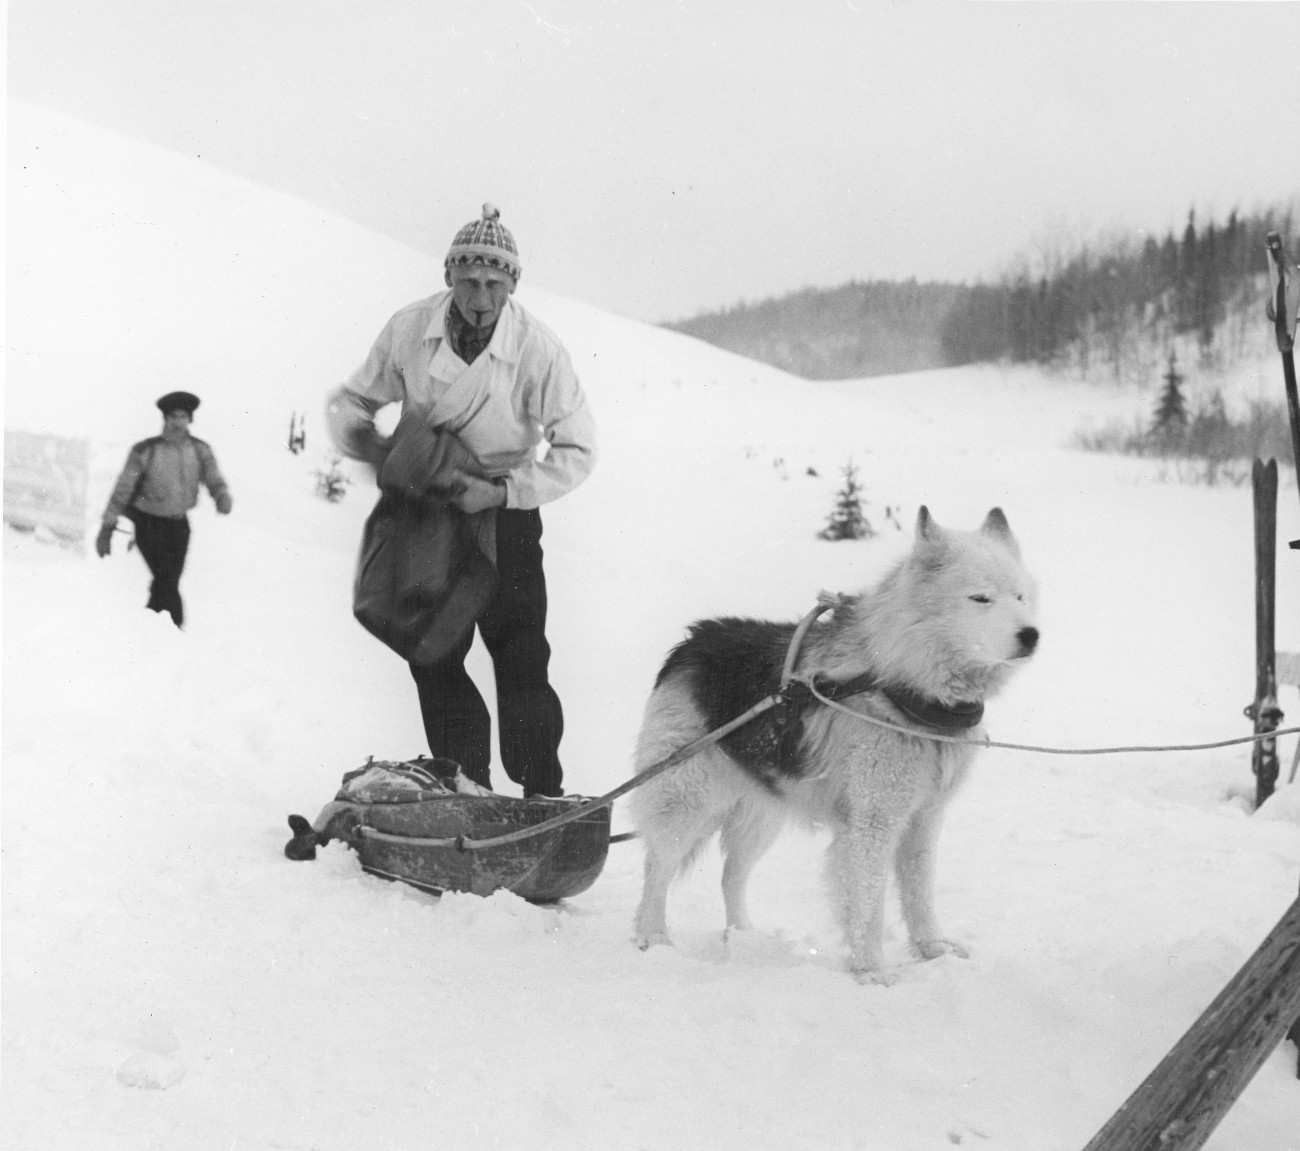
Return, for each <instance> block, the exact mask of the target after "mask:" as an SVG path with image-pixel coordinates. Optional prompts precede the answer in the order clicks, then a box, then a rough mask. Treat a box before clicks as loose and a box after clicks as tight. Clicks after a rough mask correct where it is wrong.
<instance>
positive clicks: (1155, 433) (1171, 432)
mask: <svg viewBox="0 0 1300 1151" xmlns="http://www.w3.org/2000/svg"><path fill="white" fill-rule="evenodd" d="M1164 379H1165V387H1164V391H1162V392H1161V393H1160V403H1159V404H1158V405H1157V407H1156V416H1155V420H1154V422H1153V423H1152V425H1151V438H1152V439H1154V440H1156V441H1157V442H1159V443H1160V444H1163V445H1165V446H1173V445H1175V444H1179V443H1182V441H1183V439H1184V438H1185V436H1186V435H1187V401H1186V399H1185V398H1184V397H1183V390H1182V385H1183V377H1182V375H1181V373H1180V372H1179V371H1178V366H1177V357H1176V356H1175V354H1174V353H1173V352H1172V351H1171V352H1170V353H1169V370H1168V371H1167V372H1165V376H1164Z"/></svg>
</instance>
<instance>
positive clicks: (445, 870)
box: [285, 759, 610, 903]
mask: <svg viewBox="0 0 1300 1151" xmlns="http://www.w3.org/2000/svg"><path fill="white" fill-rule="evenodd" d="M441 765H446V768H450V769H452V770H451V771H450V773H449V772H448V771H447V770H446V768H444V769H443V770H441V771H439V770H438V767H439V766H441ZM430 769H433V770H430ZM457 781H460V782H461V783H462V784H463V781H464V777H463V776H460V775H458V773H457V771H456V765H455V764H452V763H450V761H445V760H429V759H417V760H408V761H406V762H404V763H391V762H372V763H370V764H367V765H366V767H364V768H361V769H359V770H358V771H355V772H350V773H349V774H348V775H346V776H344V786H343V788H342V790H340V792H339V795H338V798H337V799H336V800H335V801H334V802H333V803H330V804H327V805H326V806H325V808H324V809H323V810H322V811H321V813H320V815H319V816H318V817H317V818H316V821H315V823H314V824H309V823H308V822H307V820H306V819H304V818H303V817H302V816H301V815H291V816H290V817H289V826H290V828H291V829H292V830H293V831H294V838H293V839H291V840H290V841H289V843H288V844H286V845H285V854H286V855H288V856H289V857H290V858H291V859H311V858H314V857H315V854H316V852H315V848H316V846H318V845H320V844H324V843H328V842H329V841H330V840H331V839H340V840H343V841H345V842H346V843H347V844H348V845H349V846H350V847H351V848H352V849H353V850H354V851H356V853H357V854H358V856H360V858H361V866H362V868H363V869H364V870H366V871H368V872H369V873H370V874H372V875H378V876H381V877H383V878H384V879H395V880H400V881H401V882H402V883H407V884H410V885H411V886H412V887H417V888H419V889H420V890H421V891H427V892H431V893H434V894H441V893H442V892H444V891H467V892H471V893H473V894H474V895H491V894H492V893H493V892H494V891H500V890H501V889H503V888H504V889H505V890H507V891H512V892H514V894H516V895H518V896H520V897H521V898H523V899H527V900H530V901H532V902H534V903H553V902H555V901H556V900H559V899H567V898H568V897H569V896H572V895H577V894H579V893H580V892H583V891H586V890H587V888H589V887H590V886H591V885H592V884H593V883H595V881H596V879H597V877H598V876H599V875H600V873H601V870H602V869H603V868H604V866H605V857H606V855H607V854H608V851H609V842H610V835H609V827H610V809H609V807H608V806H606V807H602V808H598V809H597V810H595V811H590V812H588V813H587V814H586V815H583V816H582V817H581V818H579V819H575V820H573V821H571V822H569V823H566V824H564V825H562V826H560V827H556V828H552V829H550V830H548V831H543V832H540V833H538V834H537V835H534V836H530V837H528V838H525V839H519V840H516V841H514V842H511V843H505V844H500V845H497V846H491V847H483V848H472V849H467V848H464V847H461V846H460V845H458V844H457V843H456V842H455V841H456V840H458V839H468V840H483V839H492V838H494V837H496V836H499V835H506V834H510V833H512V832H517V831H520V830H521V829H524V828H528V827H533V826H536V825H537V824H539V823H544V822H546V821H547V820H549V819H553V818H555V817H556V816H560V815H565V814H567V813H569V812H572V811H573V809H574V806H575V804H577V803H578V802H580V801H578V800H576V799H546V798H534V799H515V798H512V797H509V796H504V795H494V794H492V793H490V792H488V793H486V794H482V795H473V794H460V793H458V792H457V791H456V790H455V787H456V784H457ZM471 786H472V785H471ZM429 840H442V841H448V842H445V843H441V844H437V843H429V842H426V841H429Z"/></svg>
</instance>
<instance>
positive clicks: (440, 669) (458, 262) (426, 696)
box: [327, 204, 596, 796]
mask: <svg viewBox="0 0 1300 1151" xmlns="http://www.w3.org/2000/svg"><path fill="white" fill-rule="evenodd" d="M521 271H522V268H521V265H520V260H519V249H518V247H517V246H516V244H515V239H514V236H512V235H511V234H510V231H509V230H508V229H507V228H506V227H505V226H504V225H503V224H502V223H501V214H500V213H499V212H498V211H497V209H496V208H494V207H493V206H492V205H491V204H484V205H483V214H482V216H481V217H480V218H479V219H477V220H475V221H473V222H472V223H469V224H467V225H465V227H463V228H462V229H461V230H460V231H459V232H457V233H456V236H455V238H454V239H453V240H452V243H451V247H450V248H449V249H448V252H447V257H446V260H445V261H444V279H445V281H446V284H447V289H448V290H447V291H441V292H437V293H435V294H434V295H432V296H429V297H428V298H427V299H423V300H417V301H416V302H415V303H413V304H410V305H409V306H407V307H405V308H403V309H402V310H401V311H399V312H398V313H397V314H396V315H395V316H393V318H392V319H391V320H389V321H388V323H387V325H385V327H384V330H383V331H382V332H380V334H379V337H378V339H376V340H375V343H374V345H373V347H372V348H371V349H370V354H369V356H368V357H367V358H366V361H365V363H364V364H362V366H361V367H360V368H358V369H357V371H356V372H354V373H353V374H352V376H351V377H350V378H349V379H348V381H347V382H346V383H345V384H343V385H342V386H341V387H339V388H338V389H336V390H335V391H334V392H333V393H332V394H331V396H330V399H329V403H328V409H327V422H328V425H329V429H330V434H331V436H332V437H333V439H334V442H335V444H336V445H337V446H338V448H339V450H340V451H342V452H343V453H344V454H346V455H348V456H351V457H352V458H354V459H360V460H365V461H368V462H369V463H371V464H373V465H374V466H375V467H376V469H382V466H383V463H384V460H385V459H386V457H387V455H388V451H389V448H390V446H391V445H390V441H388V440H385V439H384V438H382V437H381V436H380V435H379V434H378V432H377V431H376V429H375V425H374V416H375V413H376V412H378V411H379V409H380V408H383V407H384V406H386V405H387V404H391V403H400V404H401V405H402V412H403V424H406V423H407V422H408V421H409V420H411V419H412V417H418V420H419V421H420V423H421V424H422V425H423V426H425V427H427V428H431V429H437V430H440V431H446V432H450V433H453V434H454V435H455V436H456V437H457V438H458V439H459V440H460V442H461V444H463V445H464V447H466V448H467V449H468V450H469V454H470V455H472V457H473V458H474V460H475V461H476V462H477V465H478V467H477V469H475V470H474V471H461V472H459V473H458V476H457V479H458V481H459V482H457V483H456V484H455V485H454V487H453V490H454V492H455V493H456V494H454V495H452V496H451V497H450V498H449V500H448V502H449V503H450V505H451V506H453V507H455V508H457V509H459V511H461V512H463V513H465V514H466V515H467V516H474V515H476V514H477V513H480V512H483V511H486V510H488V509H496V510H495V518H496V529H495V530H496V562H497V572H498V581H497V584H496V588H495V590H494V591H493V593H492V595H491V598H490V600H489V601H488V603H487V606H486V607H485V608H484V609H483V610H482V612H481V613H480V614H479V615H478V618H477V628H478V632H479V635H480V636H481V637H482V639H483V642H484V646H485V647H486V648H487V650H488V653H489V654H490V655H491V657H492V663H493V671H494V675H495V679H496V689H497V717H498V721H499V730H498V738H499V742H500V746H501V758H502V760H503V766H504V768H505V771H506V774H507V775H508V776H509V777H510V779H511V780H513V781H514V782H515V783H517V784H519V785H520V786H521V787H522V789H523V792H524V795H525V796H534V795H543V796H558V795H562V794H563V788H562V786H561V776H562V772H561V768H560V759H559V744H560V736H561V734H562V732H563V729H564V718H563V712H562V710H561V707H560V700H559V697H558V696H557V695H556V694H555V691H554V689H553V688H552V687H551V685H550V681H549V678H548V670H547V669H548V664H549V660H550V652H551V649H550V646H549V644H548V643H547V640H546V634H545V628H546V579H545V575H544V573H543V571H542V547H541V535H542V519H541V513H540V512H539V510H538V509H539V508H540V507H541V505H542V504H545V503H549V502H550V501H551V500H554V499H558V498H559V497H560V496H562V495H565V494H566V493H567V492H570V491H572V490H573V489H574V488H575V487H577V486H578V484H580V483H581V482H582V481H583V480H584V479H586V478H587V476H588V474H589V473H590V472H591V469H592V465H593V464H594V463H595V458H596V448H595V425H594V421H593V419H592V416H591V411H590V409H589V408H588V406H587V401H586V397H585V396H584V395H583V392H582V388H581V387H580V386H579V384H578V379H577V376H576V375H575V374H574V370H573V365H572V363H571V362H570V359H569V355H568V353H567V352H566V351H565V349H564V347H563V345H561V343H560V341H559V340H558V339H557V338H556V336H555V334H554V333H553V332H551V331H550V329H549V328H547V327H546V326H545V325H543V324H541V323H540V322H539V321H538V320H537V319H536V318H535V317H534V316H533V315H531V314H530V313H529V312H528V311H526V310H525V309H524V308H523V307H521V306H520V305H519V304H518V303H516V302H515V301H514V300H513V299H512V298H511V297H512V295H513V293H514V290H515V286H516V285H517V283H518V281H519V276H520V273H521ZM398 434H399V435H400V434H402V433H401V432H400V431H399V433H398ZM543 443H545V445H546V447H545V451H542V452H539V448H540V446H541V445H542V444H543ZM475 472H477V474H475ZM381 479H382V476H381ZM473 638H474V626H470V627H469V629H468V631H467V632H466V633H465V634H464V636H463V637H462V638H461V639H460V640H459V642H457V643H455V644H454V645H453V646H452V649H451V650H450V651H449V653H448V654H447V655H445V656H444V657H441V658H439V659H437V661H436V662H433V663H429V664H420V663H415V662H412V663H411V665H410V666H411V675H412V677H413V678H414V680H415V684H416V690H417V692H418V695H419V700H420V712H421V716H422V718H423V721H424V730H425V734H426V736H427V738H428V741H429V751H430V752H431V753H432V754H433V755H434V756H436V757H440V758H446V759H452V760H455V761H456V762H457V763H459V764H460V765H461V768H462V769H463V770H464V772H465V774H466V775H467V776H468V777H469V778H470V779H472V780H474V782H476V783H478V784H481V785H482V786H484V787H488V786H490V781H489V768H490V758H491V717H490V716H489V714H488V709H487V705H486V704H485V703H484V701H483V698H482V696H481V695H480V694H479V691H478V689H477V688H476V686H475V685H474V682H473V680H472V679H471V678H470V676H469V674H468V672H466V670H465V666H464V661H465V656H466V655H467V654H468V652H469V649H470V646H471V644H472V643H473Z"/></svg>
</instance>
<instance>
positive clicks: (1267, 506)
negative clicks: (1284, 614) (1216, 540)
mask: <svg viewBox="0 0 1300 1151" xmlns="http://www.w3.org/2000/svg"><path fill="white" fill-rule="evenodd" d="M1251 481H1252V485H1253V487H1254V493H1255V699H1254V702H1253V703H1251V705H1250V706H1249V707H1248V708H1246V715H1247V717H1248V718H1249V719H1251V720H1252V721H1253V722H1254V724H1255V734H1256V735H1265V734H1267V733H1268V732H1271V731H1276V730H1277V728H1278V726H1279V725H1280V724H1281V722H1282V709H1281V708H1280V707H1278V703H1277V655H1276V649H1275V647H1274V643H1275V618H1276V595H1277V560H1276V556H1277V460H1269V461H1268V463H1267V464H1265V463H1264V462H1263V461H1262V460H1256V461H1255V464H1254V467H1253V468H1252V470H1251ZM1251 770H1252V771H1253V772H1254V773H1255V806H1256V807H1259V805H1260V804H1262V803H1263V802H1264V801H1265V800H1266V799H1267V798H1268V797H1269V796H1270V795H1272V794H1273V789H1274V787H1275V786H1276V785H1277V776H1278V758H1277V740H1276V739H1264V740H1260V741H1259V742H1258V743H1256V744H1255V745H1254V751H1253V752H1252V753H1251Z"/></svg>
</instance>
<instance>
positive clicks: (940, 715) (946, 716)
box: [881, 687, 984, 731]
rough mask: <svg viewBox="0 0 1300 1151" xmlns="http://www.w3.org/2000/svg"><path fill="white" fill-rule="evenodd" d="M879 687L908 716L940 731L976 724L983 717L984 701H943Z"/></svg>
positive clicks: (961, 728)
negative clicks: (951, 702)
mask: <svg viewBox="0 0 1300 1151" xmlns="http://www.w3.org/2000/svg"><path fill="white" fill-rule="evenodd" d="M881 690H882V691H884V693H885V697H886V698H887V699H888V700H889V702H890V703H892V704H893V705H894V706H895V707H896V708H898V710H899V711H901V712H902V713H903V714H904V715H905V716H907V718H908V719H910V720H913V721H915V722H916V723H919V724H923V725H924V726H926V727H934V728H938V729H939V730H940V731H964V730H966V729H967V728H971V727H976V726H978V724H979V722H980V720H982V719H983V718H984V704H983V703H980V702H979V701H973V702H962V703H954V704H946V703H940V702H939V701H938V700H937V699H928V698H927V697H925V696H923V695H917V694H915V693H914V692H910V691H906V690H904V689H902V688H891V687H887V688H882V689H881Z"/></svg>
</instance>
